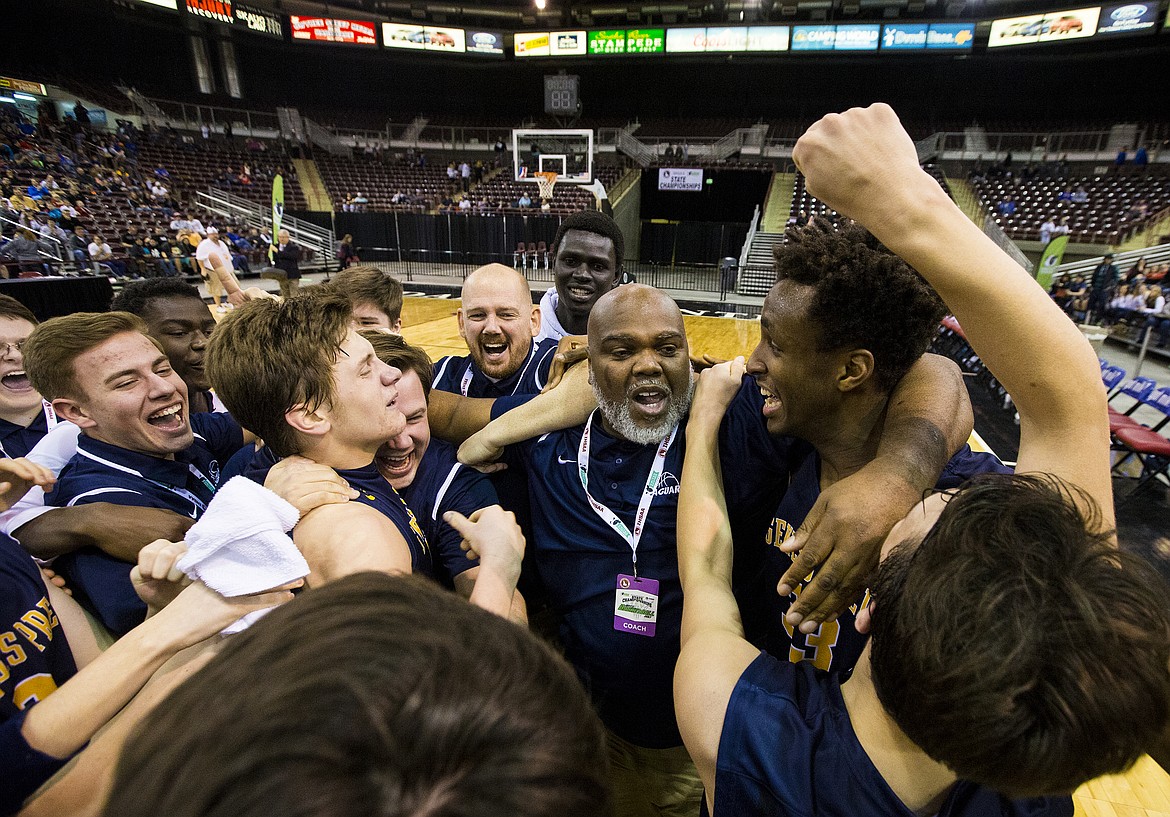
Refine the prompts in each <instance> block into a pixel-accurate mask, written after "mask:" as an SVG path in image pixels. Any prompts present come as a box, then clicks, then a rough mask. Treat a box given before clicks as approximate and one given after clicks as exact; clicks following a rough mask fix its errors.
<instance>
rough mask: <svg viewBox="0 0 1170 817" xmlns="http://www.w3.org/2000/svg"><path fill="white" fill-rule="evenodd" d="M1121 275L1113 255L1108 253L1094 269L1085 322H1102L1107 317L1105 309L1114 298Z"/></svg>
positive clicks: (1090, 281) (1090, 282)
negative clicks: (1114, 262)
mask: <svg viewBox="0 0 1170 817" xmlns="http://www.w3.org/2000/svg"><path fill="white" fill-rule="evenodd" d="M1119 277H1120V275H1119V274H1118V271H1117V267H1116V266H1115V265H1114V264H1113V253H1106V254H1105V257H1104V258H1102V259H1101V263H1100V264H1098V265H1097V266H1095V267H1094V268H1093V274H1092V277H1091V278H1090V279H1089V303H1088V315H1087V316H1086V318H1085V320H1086V321H1087V322H1091V321H1093V320H1101V319H1103V318H1104V317H1105V307H1106V305H1107V304H1108V303H1109V299H1110V298H1112V297H1113V291H1114V290H1115V289H1116V288H1117V281H1118V278H1119Z"/></svg>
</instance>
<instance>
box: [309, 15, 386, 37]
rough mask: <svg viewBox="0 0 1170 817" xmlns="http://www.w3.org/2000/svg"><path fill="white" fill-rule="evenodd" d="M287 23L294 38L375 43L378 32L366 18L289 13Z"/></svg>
mask: <svg viewBox="0 0 1170 817" xmlns="http://www.w3.org/2000/svg"><path fill="white" fill-rule="evenodd" d="M288 20H289V25H290V27H291V28H292V37H293V39H294V40H308V41H311V42H321V43H344V44H346V45H377V44H378V32H377V29H375V28H374V23H372V22H369V21H368V20H339V19H335V18H333V17H298V16H297V15H295V14H294V15H291V16H290V17H289V18H288Z"/></svg>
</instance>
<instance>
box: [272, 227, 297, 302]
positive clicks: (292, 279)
mask: <svg viewBox="0 0 1170 817" xmlns="http://www.w3.org/2000/svg"><path fill="white" fill-rule="evenodd" d="M276 241H277V244H276V246H275V247H273V248H272V249H273V250H274V253H273V262H272V263H273V264H275V265H276V267H277V269H280V270H283V271H284V278H283V279H278V283H279V284H280V294H281V295H282V296H283V297H285V298H291V297H292V296H293V295H295V294H296V292H297V290H298V289H299V288H300V286H301V270H300V266H299V262H300V258H301V248H300V247H299V246H297V245H296V244H294V243H293V241H292V236H291V235H290V234H289V232H288V230H281V231H280V232H279V233H278V234H277V237H276Z"/></svg>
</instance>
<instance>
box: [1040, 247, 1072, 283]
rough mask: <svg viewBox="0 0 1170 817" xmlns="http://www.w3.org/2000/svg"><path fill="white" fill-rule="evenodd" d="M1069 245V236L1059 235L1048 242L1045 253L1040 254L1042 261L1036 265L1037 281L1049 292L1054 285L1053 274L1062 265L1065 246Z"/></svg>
mask: <svg viewBox="0 0 1170 817" xmlns="http://www.w3.org/2000/svg"><path fill="white" fill-rule="evenodd" d="M1067 246H1068V236H1067V235H1058V236H1057V237H1056V238H1054V239H1052V240H1051V241H1049V242H1048V246H1047V247H1045V248H1044V255H1042V256H1040V263H1039V264H1037V265H1036V283H1038V284H1039V285H1040V286H1042V287H1044V291H1045V292H1047V291H1048V290H1049V289H1050V288H1051V287H1052V276H1053V275H1054V274H1055V273H1056V269H1057V267H1059V266H1060V259H1061V258H1063V257H1064V248H1065V247H1067Z"/></svg>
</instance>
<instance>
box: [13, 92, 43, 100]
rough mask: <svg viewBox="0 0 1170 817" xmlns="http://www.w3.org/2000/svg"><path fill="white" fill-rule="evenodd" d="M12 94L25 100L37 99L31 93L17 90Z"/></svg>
mask: <svg viewBox="0 0 1170 817" xmlns="http://www.w3.org/2000/svg"><path fill="white" fill-rule="evenodd" d="M12 96H13V97H15V98H16V99H23V100H25V101H26V102H36V101H37V98H36V97H35V96H32V95H31V94H22V93H20V92H17V93H15V94H13V95H12Z"/></svg>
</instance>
